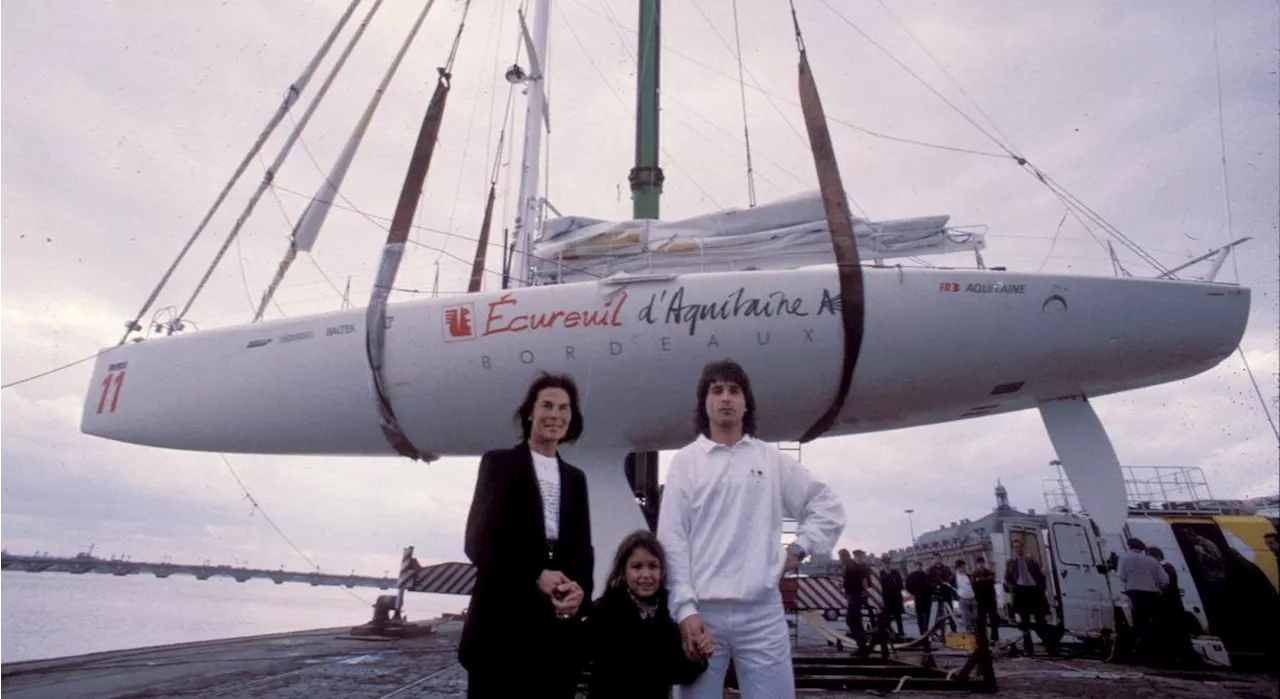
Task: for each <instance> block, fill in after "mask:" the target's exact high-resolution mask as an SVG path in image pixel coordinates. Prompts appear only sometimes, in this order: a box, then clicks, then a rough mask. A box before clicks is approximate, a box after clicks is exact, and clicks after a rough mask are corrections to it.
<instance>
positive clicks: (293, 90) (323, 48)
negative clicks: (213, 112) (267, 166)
mask: <svg viewBox="0 0 1280 699" xmlns="http://www.w3.org/2000/svg"><path fill="white" fill-rule="evenodd" d="M359 4H360V0H351V4H350V5H348V6H347V9H346V11H345V12H343V14H342V17H341V18H339V19H338V23H337V24H336V25H334V27H333V29H332V30H331V31H330V32H329V36H327V37H326V38H325V40H324V43H323V44H321V45H320V48H319V50H317V51H316V55H315V56H313V57H312V58H311V62H310V63H308V64H307V67H306V68H305V69H303V71H302V75H300V76H298V79H297V80H295V81H294V82H293V83H292V84H291V85H289V89H288V90H287V91H286V92H285V98H284V102H283V103H282V104H281V105H280V106H279V107H278V108H277V109H276V112H275V114H274V115H272V117H271V119H270V120H269V121H268V122H267V125H266V127H265V128H263V130H262V133H260V134H258V138H257V140H255V141H254V143H253V145H252V146H251V147H250V148H249V152H248V153H245V155H244V158H242V159H241V160H240V164H239V165H237V166H236V169H235V171H234V172H233V173H232V174H231V179H230V180H228V181H227V183H226V184H225V185H223V187H222V191H221V192H219V193H218V196H217V197H215V198H214V200H213V205H212V206H210V207H209V210H208V211H207V212H206V213H205V215H204V218H202V219H201V220H200V223H199V224H198V225H197V226H196V230H195V231H194V232H192V234H191V237H190V238H188V239H187V242H186V244H185V245H183V246H182V249H181V250H180V251H178V255H177V257H175V258H174V260H173V262H172V263H170V264H169V269H167V270H165V273H164V275H163V276H161V277H160V282H159V283H158V284H156V288H155V289H153V290H152V292H151V295H150V296H148V297H147V300H146V302H145V303H143V305H142V309H141V310H139V311H138V315H137V316H136V317H134V319H133V320H132V321H130V322H129V323H127V324H126V325H125V331H124V336H122V337H121V338H120V342H118V343H116V344H117V346H119V345H123V344H124V343H125V341H126V340H128V339H129V335H130V334H132V333H133V332H134V331H135V330H137V329H139V328H138V321H140V320H142V316H144V315H146V314H147V311H148V310H149V309H150V308H151V304H153V303H155V301H156V297H158V296H159V295H160V291H161V290H162V289H164V287H165V285H166V284H168V283H169V278H170V277H172V276H173V272H174V270H176V269H177V268H178V264H179V263H181V262H182V259H183V258H184V257H186V255H187V252H189V251H190V250H191V246H192V245H194V244H195V242H196V239H197V238H199V237H200V234H201V233H203V232H204V229H205V227H206V226H208V225H209V221H210V220H212V219H213V215H214V214H215V213H216V212H217V211H218V209H219V208H220V207H221V206H222V202H223V201H224V200H225V199H226V198H227V195H228V194H230V192H231V188H232V187H234V186H235V184H236V182H238V181H239V180H240V175H242V174H244V171H245V170H246V169H247V168H248V167H249V163H251V162H253V157H254V156H255V155H257V154H258V152H259V151H260V150H261V148H262V146H263V144H264V143H266V141H267V138H268V137H269V136H270V135H271V133H272V132H273V131H275V128H276V126H277V125H279V123H280V121H281V120H282V119H283V118H284V115H285V114H286V113H288V112H289V110H290V109H291V108H292V107H293V105H294V103H295V102H296V101H297V100H298V96H299V95H301V94H302V91H303V89H305V88H306V85H307V83H308V82H310V80H311V76H312V74H313V73H315V71H316V68H318V67H319V65H320V61H321V60H323V59H324V57H325V56H326V55H328V53H329V49H330V48H331V47H332V46H333V42H334V41H335V40H337V38H338V34H339V33H340V32H341V31H342V28H343V27H345V26H346V25H347V21H348V20H350V19H351V15H352V14H353V13H354V12H355V9H356V6H357V5H359Z"/></svg>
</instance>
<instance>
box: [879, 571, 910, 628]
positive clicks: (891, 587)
mask: <svg viewBox="0 0 1280 699" xmlns="http://www.w3.org/2000/svg"><path fill="white" fill-rule="evenodd" d="M880 563H881V564H882V565H883V567H882V568H881V569H880V594H881V595H882V596H883V599H884V615H885V619H886V620H887V622H886V625H887V624H892V623H893V622H894V621H897V623H898V637H899V638H901V637H903V636H906V635H907V633H906V631H904V630H903V628H902V612H903V608H904V607H903V603H902V590H903V584H902V573H899V572H898V571H897V570H895V569H894V568H893V565H892V563H891V561H890V558H889V554H887V553H886V554H884V555H882V556H881V557H880Z"/></svg>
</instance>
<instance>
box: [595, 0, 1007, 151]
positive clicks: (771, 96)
mask: <svg viewBox="0 0 1280 699" xmlns="http://www.w3.org/2000/svg"><path fill="white" fill-rule="evenodd" d="M694 7H695V9H697V6H696V5H695V6H694ZM583 9H584V10H587V11H588V12H592V13H594V14H596V15H600V13H599V12H596V11H595V10H593V9H591V8H590V7H586V6H585V5H584V6H583ZM606 19H607V20H608V21H609V22H611V23H613V24H614V25H615V26H619V27H621V28H623V29H629V27H627V26H626V25H625V24H623V23H621V22H618V21H617V20H616V19H611V18H606ZM708 21H709V20H708ZM713 29H714V26H713ZM721 41H722V42H723V41H724V39H723V37H721ZM663 51H665V52H666V53H669V54H671V55H673V56H675V57H677V58H680V59H682V60H684V61H687V62H688V63H690V64H692V65H695V66H697V67H699V68H701V69H703V70H705V71H707V72H709V73H711V74H713V75H718V76H720V77H722V78H724V79H725V80H729V81H733V82H738V79H737V78H735V77H733V76H732V75H730V74H728V73H726V72H724V71H722V70H720V69H719V68H716V67H715V66H710V65H707V64H706V63H704V62H702V61H700V60H698V59H696V58H694V57H692V56H689V55H687V54H684V53H681V52H680V51H679V50H677V49H673V48H670V47H665V46H664V47H663ZM628 57H629V55H628ZM746 75H747V77H748V78H750V79H751V81H752V82H754V83H755V84H754V85H749V86H748V87H750V88H751V89H753V90H755V91H757V92H759V93H760V94H762V95H764V97H765V98H766V101H768V102H769V104H770V105H771V106H773V108H774V110H775V111H777V112H778V115H779V116H781V117H782V120H783V122H785V123H786V124H787V126H788V127H789V128H790V129H791V132H792V133H794V134H795V135H796V138H798V139H800V142H801V143H802V144H803V145H804V147H806V148H808V147H809V141H808V140H807V139H806V137H805V136H804V135H802V134H801V133H800V131H799V130H798V129H796V127H795V125H794V124H792V123H791V119H790V118H789V117H787V115H786V114H785V113H784V112H783V111H782V110H781V109H780V108H779V107H778V103H781V104H785V105H787V106H789V107H797V108H798V107H799V106H800V103H799V102H796V101H794V100H792V99H789V98H787V97H784V96H782V95H779V94H777V93H774V92H771V91H769V90H768V89H766V88H765V87H764V86H763V85H762V84H761V83H760V81H759V80H758V79H757V78H756V77H755V75H754V74H753V73H752V72H751V69H750V68H747V69H746ZM664 99H669V97H667V96H666V95H664ZM827 121H830V122H831V123H833V124H839V125H841V126H843V127H845V128H848V129H852V130H854V131H857V132H859V133H863V134H866V135H868V136H872V137H875V138H882V139H885V140H889V141H897V142H899V143H906V144H908V145H913V146H921V147H924V148H934V149H937V150H945V151H951V152H953V153H963V154H967V155H977V156H982V157H986V158H1000V159H1007V158H1009V157H1010V156H1009V154H1008V153H994V152H992V151H983V150H976V149H972V148H959V147H956V146H946V145H942V144H940V143H929V142H927V141H920V140H915V139H910V138H903V137H901V136H890V135H888V134H883V133H880V132H878V131H873V130H871V129H867V128H864V127H862V126H858V125H857V124H854V123H852V122H850V121H846V120H844V119H840V118H839V117H835V116H832V115H830V114H828V115H827Z"/></svg>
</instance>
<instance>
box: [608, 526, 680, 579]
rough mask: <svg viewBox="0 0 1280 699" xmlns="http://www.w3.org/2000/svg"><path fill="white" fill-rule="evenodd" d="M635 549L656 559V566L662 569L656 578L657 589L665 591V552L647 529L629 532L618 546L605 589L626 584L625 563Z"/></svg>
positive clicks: (656, 538)
mask: <svg viewBox="0 0 1280 699" xmlns="http://www.w3.org/2000/svg"><path fill="white" fill-rule="evenodd" d="M636 549H644V550H645V551H648V552H649V553H651V554H653V556H654V558H657V559H658V565H659V566H660V567H661V569H662V573H661V574H660V575H659V576H658V587H659V588H660V589H666V587H667V551H666V549H664V548H662V542H660V541H658V537H656V536H654V535H653V534H651V533H650V532H649V530H647V529H639V530H636V531H634V532H631V533H630V534H628V535H627V538H625V539H623V540H622V543H621V544H619V545H618V553H617V554H616V555H614V557H613V572H612V573H609V582H608V583H607V584H606V585H605V587H606V588H607V589H610V590H612V589H613V588H615V587H621V586H625V585H626V584H627V561H629V560H631V554H633V553H635V552H636Z"/></svg>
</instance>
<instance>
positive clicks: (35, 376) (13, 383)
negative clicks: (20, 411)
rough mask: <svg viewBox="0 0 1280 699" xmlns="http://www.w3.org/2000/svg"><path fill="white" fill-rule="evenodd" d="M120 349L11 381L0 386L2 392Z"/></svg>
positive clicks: (99, 353) (110, 349)
mask: <svg viewBox="0 0 1280 699" xmlns="http://www.w3.org/2000/svg"><path fill="white" fill-rule="evenodd" d="M120 347H121V345H116V346H115V347H108V348H106V349H103V350H98V351H97V352H94V353H93V354H91V355H89V356H87V357H85V358H83V359H77V360H75V361H74V362H69V363H67V364H63V365H62V366H59V367H55V368H53V369H50V370H48V371H42V372H40V373H39V374H32V375H31V376H28V377H27V378H25V379H18V380H17V381H10V382H9V383H7V384H4V385H3V386H0V390H3V389H6V388H12V387H14V386H21V385H22V384H24V383H27V382H28V381H35V380H36V379H42V378H44V377H46V376H49V375H51V374H56V373H58V372H60V371H65V370H67V369H70V368H71V367H74V366H78V365H80V364H84V363H85V362H87V361H89V360H91V359H97V358H98V357H101V356H102V355H104V354H106V353H108V352H111V351H114V350H116V349H118V348H120Z"/></svg>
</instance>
